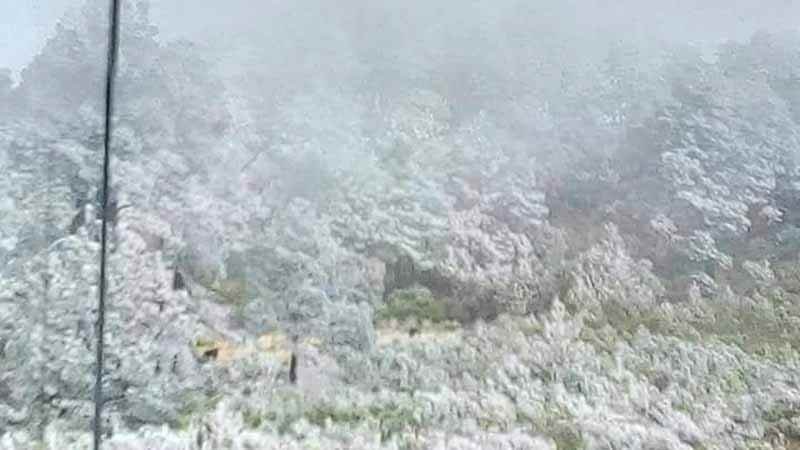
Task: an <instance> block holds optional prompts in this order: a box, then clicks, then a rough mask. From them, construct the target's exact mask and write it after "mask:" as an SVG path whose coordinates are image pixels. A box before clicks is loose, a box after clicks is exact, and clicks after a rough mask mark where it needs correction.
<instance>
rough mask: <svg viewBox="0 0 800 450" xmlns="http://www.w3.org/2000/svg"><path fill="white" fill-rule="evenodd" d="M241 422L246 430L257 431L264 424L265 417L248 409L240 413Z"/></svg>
mask: <svg viewBox="0 0 800 450" xmlns="http://www.w3.org/2000/svg"><path fill="white" fill-rule="evenodd" d="M242 420H243V421H244V424H245V425H246V426H247V427H248V428H252V429H258V428H261V425H263V424H264V421H265V417H264V415H263V414H260V413H259V412H257V411H253V410H252V409H249V408H248V409H245V410H244V411H242Z"/></svg>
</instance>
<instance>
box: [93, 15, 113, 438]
mask: <svg viewBox="0 0 800 450" xmlns="http://www.w3.org/2000/svg"><path fill="white" fill-rule="evenodd" d="M109 25H110V26H109V37H108V59H107V61H106V97H105V106H106V108H105V135H104V137H103V198H102V202H103V205H102V211H103V220H102V223H103V225H102V229H101V237H100V289H99V291H100V292H99V295H98V300H97V324H96V330H97V348H96V352H97V353H96V358H95V384H94V424H93V432H94V450H100V446H101V444H102V438H103V433H102V417H103V346H104V340H103V333H104V330H105V316H106V254H107V251H106V248H107V244H108V213H109V211H108V198H109V192H108V189H109V178H110V171H109V168H110V156H111V154H110V151H109V150H110V149H109V147H110V143H111V118H112V113H113V104H114V74H115V71H116V65H117V47H118V44H117V39H118V30H119V2H118V0H111V8H110V10H109Z"/></svg>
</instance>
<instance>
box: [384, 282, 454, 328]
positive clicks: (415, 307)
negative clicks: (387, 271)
mask: <svg viewBox="0 0 800 450" xmlns="http://www.w3.org/2000/svg"><path fill="white" fill-rule="evenodd" d="M376 319H377V320H379V321H382V320H391V319H397V320H400V321H404V320H408V319H417V320H420V321H421V320H429V321H431V322H433V323H439V322H444V321H445V320H447V312H446V308H445V304H444V303H443V302H441V301H438V300H436V299H435V298H434V297H433V295H432V294H431V293H430V291H429V290H427V289H425V288H409V289H399V290H396V291H394V292H393V293H392V294H391V295H390V296H389V299H388V301H387V302H386V304H385V305H383V307H381V308H380V309H379V310H378V311H377V313H376Z"/></svg>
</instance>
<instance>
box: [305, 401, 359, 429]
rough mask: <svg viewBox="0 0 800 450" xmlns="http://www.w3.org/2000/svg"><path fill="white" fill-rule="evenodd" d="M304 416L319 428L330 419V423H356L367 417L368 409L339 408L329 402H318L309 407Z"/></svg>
mask: <svg viewBox="0 0 800 450" xmlns="http://www.w3.org/2000/svg"><path fill="white" fill-rule="evenodd" d="M304 416H305V418H306V419H307V420H308V421H309V423H312V424H314V425H316V426H318V427H320V428H324V427H325V424H326V423H327V422H328V420H330V421H331V422H332V423H358V422H362V421H364V420H366V419H367V417H369V411H367V410H364V409H362V408H359V407H355V406H354V407H353V408H339V407H336V406H334V405H331V404H326V403H323V404H318V405H314V406H313V407H311V408H310V409H309V410H307V411H306V412H305V414H304Z"/></svg>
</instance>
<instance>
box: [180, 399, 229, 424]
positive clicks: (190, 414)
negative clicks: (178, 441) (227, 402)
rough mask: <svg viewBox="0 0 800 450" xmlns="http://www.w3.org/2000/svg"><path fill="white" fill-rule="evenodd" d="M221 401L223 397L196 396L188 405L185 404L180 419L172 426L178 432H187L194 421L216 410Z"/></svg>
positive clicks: (187, 402) (188, 401)
mask: <svg viewBox="0 0 800 450" xmlns="http://www.w3.org/2000/svg"><path fill="white" fill-rule="evenodd" d="M220 400H222V396H221V395H212V396H194V397H192V398H189V399H188V400H187V401H186V403H184V406H183V408H181V409H180V411H179V413H178V418H177V419H176V420H175V422H173V423H172V424H170V425H171V426H172V427H173V428H176V429H178V430H185V429H187V428H188V427H189V424H190V423H191V421H192V419H194V418H195V417H197V416H200V415H203V414H206V413H208V412H209V411H211V410H213V409H214V408H216V407H217V404H218V403H219V401H220Z"/></svg>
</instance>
